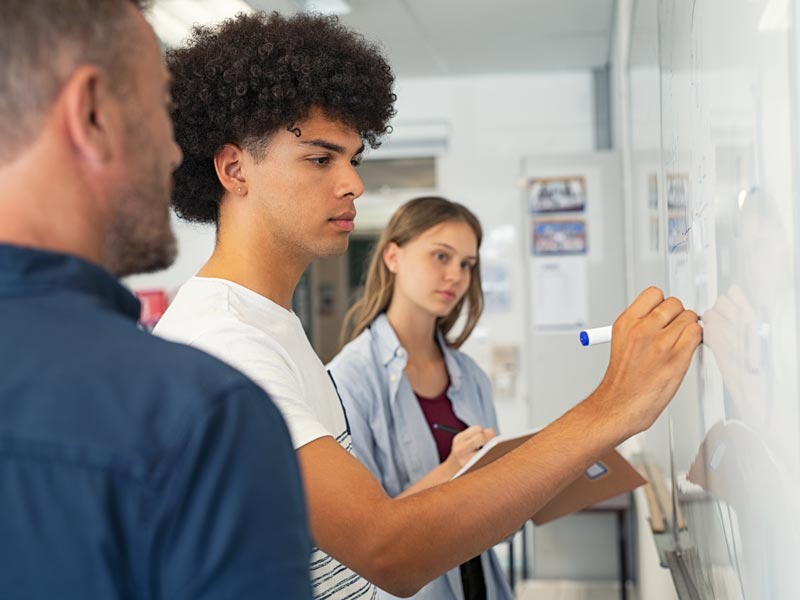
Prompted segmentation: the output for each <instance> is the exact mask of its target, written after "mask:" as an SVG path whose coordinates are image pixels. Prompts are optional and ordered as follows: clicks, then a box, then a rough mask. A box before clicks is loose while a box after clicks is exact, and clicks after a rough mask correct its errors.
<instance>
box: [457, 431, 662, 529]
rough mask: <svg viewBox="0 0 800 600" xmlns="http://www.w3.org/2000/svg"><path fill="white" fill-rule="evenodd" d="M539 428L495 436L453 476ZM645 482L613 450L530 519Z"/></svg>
mask: <svg viewBox="0 0 800 600" xmlns="http://www.w3.org/2000/svg"><path fill="white" fill-rule="evenodd" d="M538 431H539V430H538V429H537V430H535V431H528V432H526V433H523V434H520V435H515V436H503V435H499V436H496V437H493V438H492V439H491V440H489V441H488V442H487V443H486V445H485V446H483V448H481V449H480V450H478V452H476V453H475V455H474V456H473V457H472V458H471V459H470V460H469V461H467V463H466V464H465V465H464V466H463V467H461V469H459V470H458V472H457V473H456V474H455V475H453V479H455V478H456V477H460V476H462V475H464V474H466V473H471V472H473V471H476V470H478V469H480V468H481V467H484V466H486V465H488V464H489V463H491V462H494V461H495V460H497V459H498V458H500V457H501V456H504V455H505V454H508V453H509V452H511V451H512V450H514V449H515V448H517V447H518V446H521V445H522V444H524V443H525V442H527V441H528V440H529V439H530V438H532V437H533V436H534V435H536V433H537V432H538ZM645 483H647V480H646V479H645V478H644V477H642V475H641V474H640V473H639V471H637V470H636V468H635V467H634V466H633V465H632V464H631V463H629V462H628V461H627V460H626V459H625V458H623V456H622V455H621V454H620V453H619V452H617V451H616V450H610V451H609V452H606V453H605V454H603V455H602V456H601V457H600V458H599V459H598V460H597V461H596V462H594V463H592V464H591V465H589V467H588V468H586V470H584V472H583V473H582V474H581V475H580V476H579V477H578V478H577V479H575V480H574V481H573V482H572V483H570V484H569V485H568V486H567V487H565V488H564V489H563V490H561V491H560V492H559V493H558V494H556V495H555V497H553V498H552V499H551V500H550V501H549V502H548V503H547V504H545V505H544V506H543V507H542V508H540V509H539V510H538V511H536V513H535V514H534V515H533V516H532V517H531V520H532V521H533V522H534V523H535V524H536V525H543V524H545V523H548V522H550V521H553V520H554V519H557V518H559V517H563V516H565V515H569V514H572V513H574V512H577V511H579V510H583V509H586V508H589V507H591V506H593V505H595V504H597V503H599V502H603V501H604V500H608V499H609V498H613V497H614V496H618V495H619V494H624V493H626V492H630V491H631V490H633V489H635V488H637V487H639V486H640V485H644V484H645Z"/></svg>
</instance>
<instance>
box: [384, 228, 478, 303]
mask: <svg viewBox="0 0 800 600" xmlns="http://www.w3.org/2000/svg"><path fill="white" fill-rule="evenodd" d="M383 259H384V262H385V263H386V266H387V267H388V268H389V270H390V271H391V272H393V273H394V275H395V284H394V293H393V296H392V304H394V303H396V302H400V303H405V304H407V305H408V306H409V307H413V308H417V309H422V310H424V311H425V312H427V313H429V314H431V315H432V316H435V317H444V316H446V315H448V314H449V313H450V311H452V310H453V307H454V306H455V305H456V304H457V303H458V301H459V300H461V298H463V296H464V294H465V293H466V292H467V289H468V288H469V283H470V280H471V278H472V269H473V268H474V267H475V264H476V263H477V262H478V240H477V238H476V237H475V232H474V231H473V230H472V228H471V227H470V226H469V225H468V224H467V223H465V222H464V221H445V222H444V223H439V224H438V225H435V226H433V227H431V228H430V229H428V230H426V231H424V232H423V233H421V234H420V235H418V236H417V237H416V238H414V239H412V240H411V241H410V242H407V243H406V244H405V245H404V246H402V247H400V246H397V245H396V244H394V243H392V244H389V245H388V246H387V247H386V249H385V250H384V253H383Z"/></svg>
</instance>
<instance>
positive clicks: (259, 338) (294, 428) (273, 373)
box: [191, 322, 335, 449]
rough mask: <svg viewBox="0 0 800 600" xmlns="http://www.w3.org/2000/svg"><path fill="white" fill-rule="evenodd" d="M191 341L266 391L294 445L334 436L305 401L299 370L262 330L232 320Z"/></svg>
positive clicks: (298, 445)
mask: <svg viewBox="0 0 800 600" xmlns="http://www.w3.org/2000/svg"><path fill="white" fill-rule="evenodd" d="M191 344H192V346H196V347H197V348H200V349H201V350H204V351H206V352H208V353H209V354H212V355H214V356H216V357H217V358H219V359H220V360H222V361H224V362H226V363H228V364H229V365H231V366H232V367H234V368H235V369H238V370H239V371H241V372H242V373H244V374H245V375H247V376H248V377H250V379H252V380H253V381H255V382H256V383H257V384H258V385H259V386H260V387H261V388H262V389H264V390H265V391H266V392H267V393H268V394H269V396H270V397H271V398H272V401H273V402H274V403H275V406H277V407H278V409H279V410H280V411H281V414H282V415H283V418H284V419H285V421H286V425H287V426H288V428H289V433H290V434H291V436H292V444H293V445H294V448H295V449H297V448H300V447H301V446H305V445H306V444H308V443H309V442H311V441H313V440H315V439H318V438H321V437H324V436H334V434H333V432H330V431H328V430H327V429H326V428H325V426H324V425H323V424H322V423H321V422H320V419H319V416H318V415H317V414H316V412H315V411H314V409H313V408H312V406H311V404H310V403H309V401H308V394H307V392H306V389H305V385H304V383H303V377H302V373H300V372H299V369H298V368H297V366H296V365H295V363H294V361H293V360H292V359H291V357H290V356H289V355H288V354H287V353H286V351H285V350H284V349H283V348H282V347H281V346H280V345H279V344H278V343H277V342H276V341H275V340H273V339H272V338H270V337H269V336H267V335H266V334H264V333H263V332H262V331H260V330H258V329H257V328H255V327H251V326H248V325H246V324H244V323H241V322H236V323H231V324H230V326H229V327H225V328H219V329H214V330H210V331H205V332H203V333H201V334H200V335H198V336H197V337H195V338H194V339H193V340H192V342H191ZM334 437H335V436H334Z"/></svg>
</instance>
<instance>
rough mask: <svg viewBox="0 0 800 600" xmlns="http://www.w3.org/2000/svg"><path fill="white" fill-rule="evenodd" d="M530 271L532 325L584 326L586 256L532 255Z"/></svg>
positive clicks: (585, 309)
mask: <svg viewBox="0 0 800 600" xmlns="http://www.w3.org/2000/svg"><path fill="white" fill-rule="evenodd" d="M531 270H532V273H531V287H532V297H533V307H532V312H533V325H534V327H536V328H537V329H540V330H548V329H567V328H574V327H585V326H586V325H587V324H588V321H589V299H588V293H589V292H588V284H587V281H586V277H587V275H586V258H585V257H583V256H562V257H557V258H549V259H546V258H534V259H533V260H531Z"/></svg>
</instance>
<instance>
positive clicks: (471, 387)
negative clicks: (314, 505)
mask: <svg viewBox="0 0 800 600" xmlns="http://www.w3.org/2000/svg"><path fill="white" fill-rule="evenodd" d="M439 346H440V347H441V348H442V352H443V354H444V360H445V365H446V367H447V372H448V374H449V376H450V387H449V388H448V390H447V397H448V398H449V399H450V402H451V403H452V405H453V411H454V412H455V414H456V416H457V417H458V418H459V419H460V420H461V421H463V422H464V423H466V424H467V425H468V426H469V425H482V426H483V427H493V428H494V429H495V430H497V417H496V415H495V411H494V405H493V404H492V390H491V384H490V382H489V378H488V377H487V376H486V373H484V372H483V371H482V370H481V369H480V367H478V365H477V364H476V363H475V361H473V360H472V359H471V358H469V357H468V356H467V355H466V354H464V353H462V352H459V351H457V350H453V349H450V348H448V347H447V346H446V345H445V344H444V343H443V341H442V339H441V336H440V337H439ZM406 361H407V357H406V351H405V349H404V348H403V347H402V346H401V345H400V341H399V340H398V339H397V335H396V334H395V332H394V330H393V329H392V326H391V325H390V324H389V321H388V320H387V318H386V315H385V314H381V315H379V316H378V317H376V318H375V320H374V321H372V323H370V325H369V327H368V328H367V329H365V330H364V331H363V332H362V333H361V335H359V336H358V337H357V338H356V339H354V340H353V341H352V342H350V343H349V344H347V345H346V346H345V347H344V348H342V351H341V352H340V353H339V354H337V355H336V356H335V357H334V359H333V360H332V361H331V362H330V364H329V365H328V368H329V370H330V372H331V375H332V377H333V379H334V381H335V382H336V386H337V387H338V390H339V394H340V395H341V397H342V403H343V404H344V407H345V411H346V414H347V419H348V422H349V424H350V432H351V434H352V440H353V453H354V454H355V455H356V457H357V458H358V459H359V460H360V461H361V462H362V463H364V465H366V467H367V468H368V469H369V470H370V471H372V473H373V474H374V475H375V477H376V478H377V479H378V480H379V481H380V482H381V484H382V485H383V487H384V489H385V490H386V492H387V493H388V494H389V496H391V497H395V496H397V495H398V494H400V492H402V491H403V490H404V489H406V488H407V487H408V486H410V485H411V484H412V483H414V482H416V481H418V480H420V479H422V477H423V476H424V475H427V474H428V473H429V472H430V471H431V470H433V469H434V468H435V467H436V466H437V465H438V464H439V454H438V452H437V450H436V442H435V441H434V439H433V434H432V433H431V431H430V428H429V426H428V422H427V421H426V420H425V415H424V414H423V412H422V409H421V408H420V405H419V401H418V400H417V397H416V395H415V394H414V391H413V390H412V389H411V386H410V385H409V383H408V379H407V378H406V375H405V368H406ZM455 509H456V507H454V510H455ZM481 562H482V564H483V572H484V577H485V579H486V592H487V598H488V600H511V599H512V598H513V594H512V593H511V589H510V588H509V586H508V583H507V582H506V578H505V576H504V574H503V572H502V570H501V569H500V565H499V564H498V562H497V557H496V556H495V554H494V552H493V551H488V552H484V553H483V554H482V555H481ZM379 595H380V597H381V598H394V596H391V595H390V594H387V593H386V592H383V591H381V592H380V594H379ZM414 598H416V599H418V600H420V599H425V600H463V598H464V595H463V592H462V587H461V574H460V572H459V569H458V568H456V569H452V570H451V571H449V572H447V573H446V574H445V575H442V576H441V577H439V578H438V579H435V580H434V581H432V582H431V583H429V584H428V585H426V586H425V587H424V588H423V589H422V590H421V591H420V592H419V593H417V594H416V595H415V596H414Z"/></svg>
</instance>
